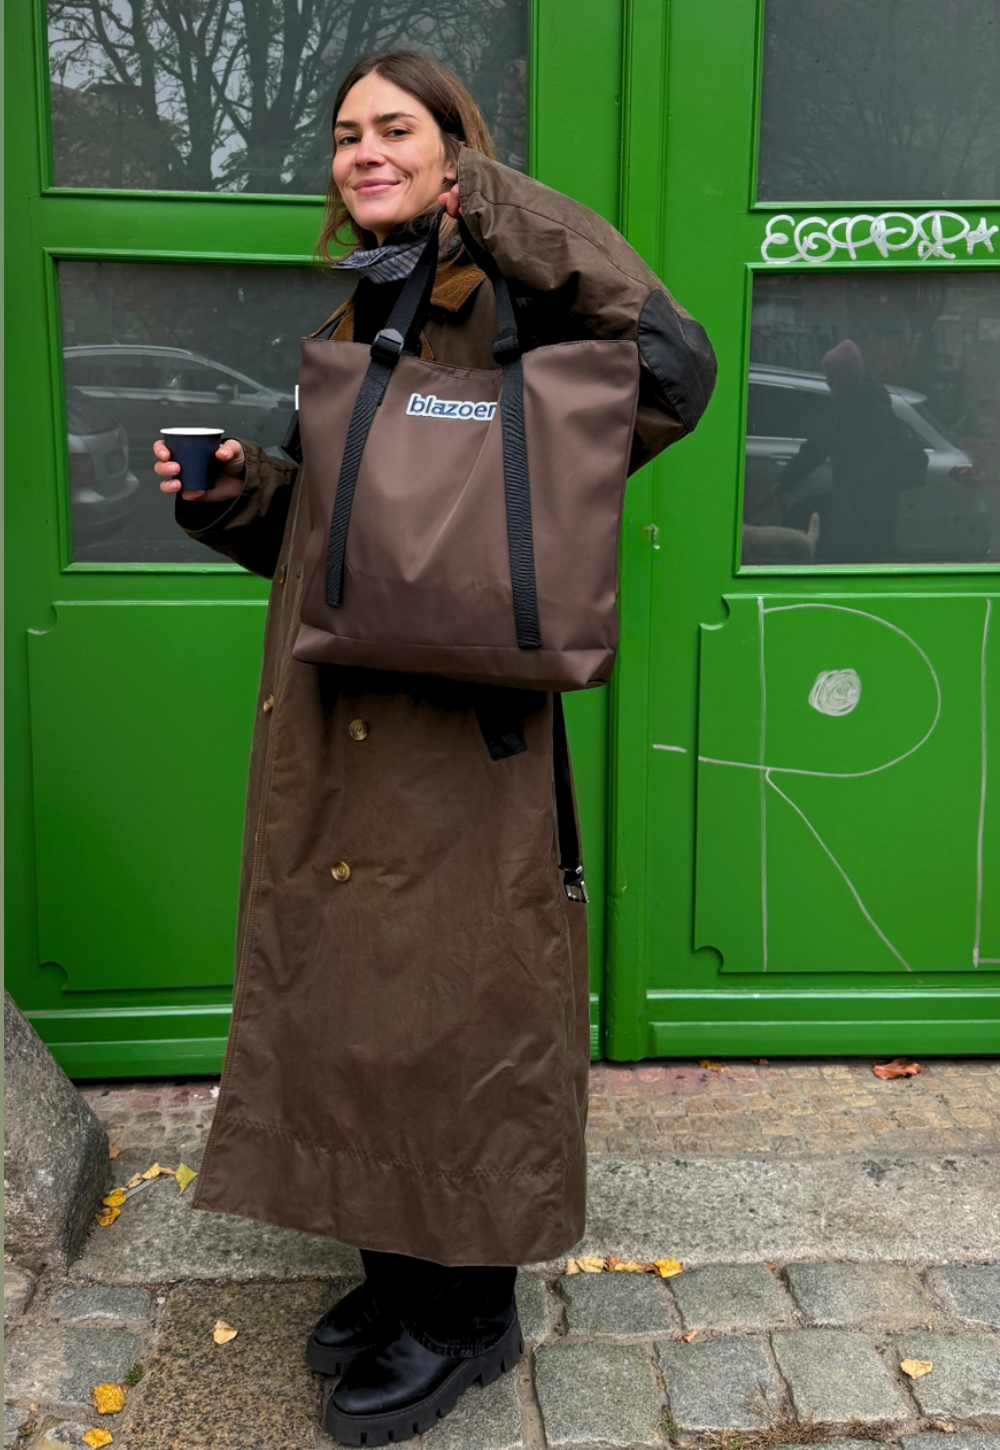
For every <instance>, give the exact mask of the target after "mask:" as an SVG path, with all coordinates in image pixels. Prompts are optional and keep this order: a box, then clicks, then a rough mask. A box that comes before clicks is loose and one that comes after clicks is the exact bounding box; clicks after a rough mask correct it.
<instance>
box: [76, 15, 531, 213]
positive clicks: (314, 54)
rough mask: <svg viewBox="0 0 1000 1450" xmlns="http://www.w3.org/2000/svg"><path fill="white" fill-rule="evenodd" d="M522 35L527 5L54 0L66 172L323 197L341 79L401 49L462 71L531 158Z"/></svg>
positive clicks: (507, 151) (85, 181)
mask: <svg viewBox="0 0 1000 1450" xmlns="http://www.w3.org/2000/svg"><path fill="white" fill-rule="evenodd" d="M526 42H527V0H50V5H49V60H50V72H51V82H52V119H53V151H54V160H55V181H56V184H57V185H63V186H97V187H106V186H112V187H125V188H154V189H166V190H185V191H247V192H263V193H274V192H294V193H305V194H316V193H319V192H322V191H324V190H325V186H326V176H327V167H328V165H329V156H330V140H329V117H330V110H331V107H332V103H333V98H334V95H335V93H336V89H337V85H338V83H339V80H340V77H341V76H342V74H343V72H344V70H345V69H346V68H347V67H348V66H349V65H351V64H353V62H354V61H355V60H356V59H358V58H359V57H360V56H362V55H364V54H366V53H367V52H369V51H373V50H392V49H397V48H402V47H408V48H413V49H418V50H424V51H426V52H428V53H430V54H432V55H435V56H437V57H438V58H439V59H441V60H444V61H445V62H446V63H447V64H449V65H451V66H452V67H453V68H454V69H455V70H456V71H457V72H458V73H459V75H461V76H462V78H463V79H464V80H465V81H466V83H467V84H468V85H469V86H470V88H471V89H472V91H473V94H474V95H476V97H477V99H478V100H479V101H480V104H481V105H482V106H483V109H484V112H485V113H486V116H487V120H488V121H493V122H494V123H496V122H498V121H499V123H500V129H501V132H502V133H503V134H502V135H501V138H500V140H501V152H502V155H501V159H503V160H505V161H507V162H508V163H509V164H514V165H517V164H521V165H523V164H524V149H525V148H524V114H525V79H526V66H525V61H524V55H525V50H526ZM505 138H506V139H505Z"/></svg>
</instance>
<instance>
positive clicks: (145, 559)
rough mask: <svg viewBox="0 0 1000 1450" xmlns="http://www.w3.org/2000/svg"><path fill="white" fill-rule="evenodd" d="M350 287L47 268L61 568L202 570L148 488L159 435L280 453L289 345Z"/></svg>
mask: <svg viewBox="0 0 1000 1450" xmlns="http://www.w3.org/2000/svg"><path fill="white" fill-rule="evenodd" d="M353 286H354V282H353V280H351V278H350V276H349V274H348V275H347V276H346V277H345V276H338V275H337V274H336V273H334V272H331V271H330V269H329V268H326V269H323V268H320V267H314V268H310V267H249V266H194V265H192V266H179V265H173V264H171V265H168V264H163V265H159V264H154V263H145V262H77V261H63V262H60V263H59V294H60V301H61V310H62V324H63V362H64V368H65V377H66V433H67V446H68V449H69V477H70V516H71V520H72V534H73V558H74V559H75V560H76V561H77V562H81V563H108V562H113V563H185V562H197V563H201V564H204V563H205V562H206V561H207V560H208V559H209V558H210V557H211V556H209V555H208V554H207V552H206V550H205V547H204V545H203V544H197V543H195V542H194V541H193V540H192V539H189V538H188V537H187V535H186V534H185V533H183V532H182V530H181V529H179V528H178V527H177V525H176V524H175V523H174V509H173V502H172V500H170V499H168V498H167V497H166V496H165V495H163V494H161V493H160V491H159V479H158V478H157V476H156V475H155V474H154V473H153V464H154V463H155V459H154V457H153V453H152V447H153V444H154V442H155V441H156V439H157V438H158V436H159V430H160V429H161V428H168V427H207V428H222V429H223V430H224V432H225V433H226V435H227V436H232V437H234V438H243V439H250V440H253V441H254V442H257V443H260V444H261V445H262V446H263V447H264V448H265V450H266V451H267V452H268V453H272V454H274V455H275V456H277V457H279V458H281V457H284V455H283V454H282V453H281V451H280V443H281V439H282V438H283V437H284V434H285V430H286V428H287V426H288V423H289V420H290V417H291V414H292V411H293V406H294V389H295V383H296V379H297V376H298V367H299V347H300V343H301V340H302V338H303V337H304V336H305V335H306V334H308V333H310V332H313V331H314V330H315V329H316V328H317V327H319V326H320V324H321V323H322V322H324V321H325V319H326V318H327V317H328V316H329V315H330V313H332V312H333V311H334V310H335V308H336V307H338V306H339V304H340V303H341V302H343V301H344V300H345V298H346V297H347V296H348V294H349V293H350V291H351V290H352V288H353Z"/></svg>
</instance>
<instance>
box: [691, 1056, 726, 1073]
mask: <svg viewBox="0 0 1000 1450" xmlns="http://www.w3.org/2000/svg"><path fill="white" fill-rule="evenodd" d="M698 1066H699V1067H707V1068H708V1070H709V1072H725V1070H726V1064H725V1063H724V1062H713V1061H712V1059H711V1058H710V1057H699V1059H698Z"/></svg>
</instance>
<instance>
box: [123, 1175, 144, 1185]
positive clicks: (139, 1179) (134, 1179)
mask: <svg viewBox="0 0 1000 1450" xmlns="http://www.w3.org/2000/svg"><path fill="white" fill-rule="evenodd" d="M141 1182H142V1174H141V1173H133V1174H132V1177H131V1178H130V1179H129V1181H128V1182H127V1183H126V1185H125V1187H126V1188H138V1187H139V1184H140V1183H141Z"/></svg>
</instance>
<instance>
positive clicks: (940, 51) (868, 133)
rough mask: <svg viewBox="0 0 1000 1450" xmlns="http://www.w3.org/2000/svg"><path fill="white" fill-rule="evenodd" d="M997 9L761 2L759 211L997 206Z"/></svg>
mask: <svg viewBox="0 0 1000 1450" xmlns="http://www.w3.org/2000/svg"><path fill="white" fill-rule="evenodd" d="M998 75H1000V10H998V8H997V3H996V0H951V3H950V4H947V5H942V4H941V3H940V0H907V4H906V5H905V6H902V7H900V6H898V5H873V4H872V3H871V0H766V4H765V11H764V61H763V88H762V97H761V139H760V169H759V179H758V192H757V195H758V199H759V200H761V201H789V202H794V201H838V200H844V201H851V200H854V201H864V200H876V201H882V202H888V201H923V200H940V199H947V200H953V201H960V200H970V201H971V200H986V199H988V198H990V197H995V196H998V195H1000V87H998V86H997V76H998Z"/></svg>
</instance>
